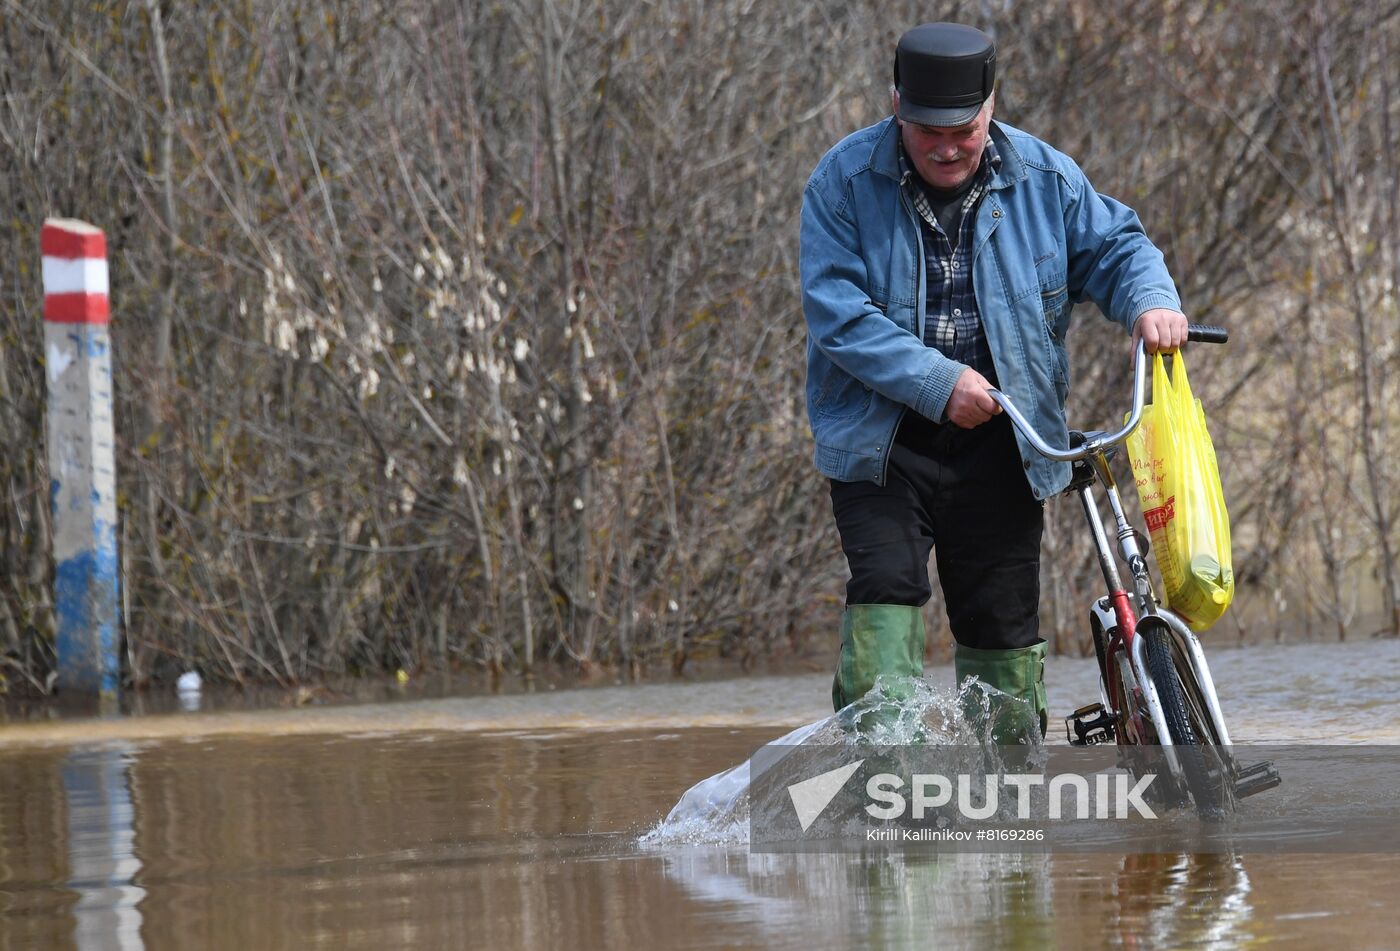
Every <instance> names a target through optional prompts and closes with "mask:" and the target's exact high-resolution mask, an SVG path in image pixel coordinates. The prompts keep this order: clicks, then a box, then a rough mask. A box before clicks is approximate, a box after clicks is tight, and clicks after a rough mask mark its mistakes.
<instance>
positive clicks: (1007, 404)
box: [987, 324, 1230, 462]
mask: <svg viewBox="0 0 1400 951" xmlns="http://www.w3.org/2000/svg"><path fill="white" fill-rule="evenodd" d="M1186 339H1187V340H1188V341H1190V342H1192V343H1225V342H1226V341H1227V340H1229V339H1230V332H1229V331H1228V330H1226V329H1225V328H1224V327H1209V326H1206V325H1204V324H1188V325H1187V327H1186ZM987 395H988V396H990V397H991V398H992V399H994V400H996V402H997V405H999V406H1000V407H1001V408H1002V411H1003V412H1005V413H1006V415H1007V416H1009V417H1011V422H1012V424H1013V425H1014V426H1015V427H1016V428H1017V429H1019V430H1020V431H1021V435H1023V436H1025V437H1026V439H1027V440H1028V441H1029V442H1030V444H1031V445H1032V446H1034V447H1035V451H1036V452H1038V453H1040V454H1041V455H1042V456H1045V457H1046V458H1048V459H1054V460H1055V461H1056V462H1075V461H1077V460H1080V459H1083V458H1085V457H1086V456H1089V455H1091V454H1093V453H1095V452H1097V451H1099V450H1100V449H1103V448H1104V447H1105V446H1116V445H1118V443H1120V442H1122V441H1123V440H1125V439H1127V438H1128V436H1129V435H1130V434H1131V433H1132V431H1133V430H1134V429H1137V425H1138V423H1139V422H1140V421H1141V420H1142V407H1143V402H1144V400H1145V399H1146V396H1147V351H1146V350H1145V349H1144V348H1143V344H1142V341H1141V340H1139V341H1138V342H1137V346H1136V347H1135V348H1134V350H1133V410H1132V412H1131V413H1129V414H1128V421H1127V423H1125V424H1124V426H1123V428H1122V429H1120V430H1118V432H1116V433H1113V434H1112V435H1109V434H1107V433H1094V434H1087V436H1088V438H1086V439H1085V440H1084V442H1083V444H1082V445H1079V446H1074V447H1072V448H1070V449H1056V448H1055V447H1054V446H1051V445H1050V444H1049V443H1047V442H1046V441H1045V440H1044V439H1042V438H1041V436H1040V433H1038V432H1036V431H1035V427H1033V426H1032V425H1031V424H1030V421H1029V420H1027V419H1026V417H1025V416H1023V415H1021V411H1020V410H1019V409H1017V408H1016V404H1015V403H1013V402H1011V397H1009V396H1007V395H1006V394H1005V393H1003V392H1001V391H1000V390H995V389H993V390H988V391H987Z"/></svg>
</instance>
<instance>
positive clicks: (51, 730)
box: [0, 642, 1400, 949]
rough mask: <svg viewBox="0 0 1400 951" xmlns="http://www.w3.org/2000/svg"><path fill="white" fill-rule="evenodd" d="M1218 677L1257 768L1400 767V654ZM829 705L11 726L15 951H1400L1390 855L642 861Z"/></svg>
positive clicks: (792, 700) (517, 706) (277, 715)
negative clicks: (692, 792)
mask: <svg viewBox="0 0 1400 951" xmlns="http://www.w3.org/2000/svg"><path fill="white" fill-rule="evenodd" d="M1212 659H1213V663H1214V667H1215V671H1216V679H1217V682H1218V683H1219V685H1220V687H1221V693H1222V697H1223V700H1224V702H1225V705H1226V708H1227V713H1228V714H1229V715H1230V718H1231V722H1232V724H1233V726H1234V729H1235V732H1236V739H1237V741H1263V740H1274V741H1278V740H1306V741H1309V742H1348V743H1383V744H1394V743H1397V742H1400V706H1397V700H1400V645H1397V644H1395V643H1392V642H1370V643H1365V644H1348V645H1304V646H1299V647H1288V648H1281V649H1269V650H1262V649H1258V648H1250V649H1246V650H1237V651H1220V652H1218V653H1216V654H1215V655H1213V658H1212ZM941 675H942V674H941V672H940V671H934V672H932V674H931V676H933V677H935V678H937V677H939V676H941ZM1093 677H1094V672H1093V669H1092V663H1091V662H1090V663H1085V662H1080V661H1069V660H1058V661H1055V662H1053V663H1052V665H1051V667H1050V672H1049V676H1048V680H1049V682H1050V686H1051V694H1052V706H1053V707H1054V708H1055V709H1054V710H1053V711H1052V712H1054V713H1059V714H1063V713H1064V712H1067V711H1068V710H1069V709H1072V708H1073V707H1074V706H1077V705H1078V704H1080V703H1083V702H1088V701H1089V700H1091V699H1093ZM828 683H829V681H828V680H827V678H826V677H824V676H821V675H804V676H795V677H765V678H747V679H740V680H735V681H727V682H723V683H707V684H696V685H664V684H663V685H649V686H644V687H624V688H616V689H612V688H608V689H592V690H586V691H560V692H557V693H553V694H549V695H546V696H533V697H531V696H519V697H500V698H480V699H459V700H437V701H423V702H416V703H404V704H391V705H384V704H381V705H375V706H359V707H346V708H339V709H333V710H292V711H267V712H263V713H240V714H205V715H201V714H195V715H184V716H164V717H141V718H127V719H119V720H104V721H67V722H57V723H20V724H11V725H7V726H0V949H11V948H15V949H19V948H25V949H28V948H78V949H87V948H195V947H198V948H240V949H244V948H258V949H261V948H309V947H331V948H400V947H402V948H438V947H454V948H455V947H468V946H469V947H474V948H632V947H637V948H671V947H694V948H789V947H791V948H813V947H912V946H921V947H922V946H934V947H968V948H971V947H976V948H1021V947H1025V948H1031V947H1034V948H1076V949H1078V948H1092V947H1128V948H1139V947H1141V948H1148V947H1151V948H1157V947H1167V948H1183V947H1199V948H1235V947H1254V946H1262V945H1266V944H1267V945H1269V946H1271V947H1297V948H1329V949H1330V948H1394V947H1397V946H1400V903H1397V902H1396V901H1395V900H1394V896H1393V893H1394V890H1395V885H1396V882H1397V881H1400V856H1396V855H1390V854H1378V855H1366V854H1361V855H1357V854H1352V855H1314V854H1305V853H1304V854H1290V855H1265V854H1245V855H1126V856H1125V855H1112V854H1104V855H1093V854H1055V855H1007V854H943V855H920V854H915V853H910V854H903V855H901V854H882V855H880V854H876V855H763V854H751V853H750V852H749V850H748V849H747V847H746V846H744V845H734V844H730V845H686V846H676V845H672V846H656V845H649V844H645V843H641V842H639V841H638V840H639V837H640V836H641V835H642V834H643V833H644V832H645V831H646V830H647V829H649V828H651V827H652V826H654V825H655V824H656V823H657V821H658V820H659V819H661V818H662V817H663V816H665V814H666V812H667V811H668V810H669V809H670V808H671V806H672V805H674V804H675V802H676V800H677V798H678V797H679V796H680V794H681V793H682V792H683V791H684V790H685V789H686V788H688V787H689V786H690V785H691V784H693V783H694V782H696V781H698V780H700V779H703V778H704V777H706V776H709V775H711V774H713V773H716V772H718V771H720V770H722V769H725V768H727V767H729V766H732V765H734V764H735V763H737V762H740V761H742V760H743V759H744V758H745V757H746V756H748V755H749V754H750V753H751V752H752V751H753V749H754V748H755V747H757V746H759V745H761V744H763V743H765V742H767V741H769V740H772V739H774V738H775V737H776V736H777V735H779V734H781V733H783V732H786V730H787V729H788V728H790V727H792V726H795V725H798V724H801V723H804V722H808V721H810V720H813V719H816V718H818V717H820V716H822V715H823V714H824V713H825V712H826V710H825V709H824V706H823V704H824V702H825V696H826V687H827V685H828Z"/></svg>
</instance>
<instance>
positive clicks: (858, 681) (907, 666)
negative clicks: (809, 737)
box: [831, 604, 924, 710]
mask: <svg viewBox="0 0 1400 951" xmlns="http://www.w3.org/2000/svg"><path fill="white" fill-rule="evenodd" d="M923 672H924V615H923V612H921V611H920V610H919V609H918V608H917V607H913V606H910V605H905V604H852V605H849V606H847V608H846V613H845V615H844V616H843V617H842V618H841V659H840V661H839V662H838V663H837V666H836V677H835V678H834V679H833V680H832V682H831V705H832V708H833V709H836V710H840V709H841V708H842V707H845V706H848V705H850V704H852V703H854V702H855V701H857V700H859V699H860V698H861V697H863V696H865V694H866V691H868V690H869V689H870V688H871V687H872V686H874V684H875V678H876V677H877V676H878V675H880V674H886V675H890V674H893V675H896V676H900V677H917V676H919V675H920V674H922V673H923Z"/></svg>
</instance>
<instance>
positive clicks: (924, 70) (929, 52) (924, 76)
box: [894, 23, 997, 126]
mask: <svg viewBox="0 0 1400 951" xmlns="http://www.w3.org/2000/svg"><path fill="white" fill-rule="evenodd" d="M996 73H997V47H996V44H995V43H993V42H992V38H991V37H990V36H988V35H987V34H985V33H983V32H982V31H981V30H979V29H977V28H975V27H971V26H963V25H962V24H961V23H925V24H923V25H922V26H916V27H914V29H912V30H910V31H909V32H908V33H905V34H904V35H903V36H901V37H900V38H899V46H898V47H896V48H895V53H894V86H895V89H897V90H898V91H899V117H900V118H901V119H903V120H905V121H906V122H916V123H918V124H919V125H932V126H960V125H966V124H967V123H969V122H971V121H972V120H973V119H974V118H976V117H977V113H978V111H980V110H981V108H982V103H984V102H986V101H987V97H988V96H990V95H991V94H992V83H993V81H994V80H995V79H996Z"/></svg>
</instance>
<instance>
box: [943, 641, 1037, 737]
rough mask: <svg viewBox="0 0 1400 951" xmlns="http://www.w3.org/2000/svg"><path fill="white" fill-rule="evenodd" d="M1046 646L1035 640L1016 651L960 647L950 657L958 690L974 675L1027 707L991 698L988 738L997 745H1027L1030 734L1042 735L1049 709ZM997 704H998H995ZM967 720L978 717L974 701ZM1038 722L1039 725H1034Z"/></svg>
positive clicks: (979, 711)
mask: <svg viewBox="0 0 1400 951" xmlns="http://www.w3.org/2000/svg"><path fill="white" fill-rule="evenodd" d="M1046 646H1047V645H1046V643H1045V642H1044V641H1037V642H1036V643H1034V644H1032V645H1031V646H1030V647H1023V648H1020V649H1019V650H1000V651H998V650H979V649H977V648H975V647H964V646H963V645H961V644H959V645H958V647H957V650H956V651H955V652H954V655H953V663H954V669H955V670H956V671H957V678H958V687H959V688H960V689H961V687H962V684H963V681H964V680H966V679H967V678H968V677H971V676H974V675H975V676H976V677H977V678H978V679H980V680H981V681H982V682H983V683H985V684H988V685H990V686H992V687H996V688H997V689H998V690H1000V691H1002V692H1003V693H1006V694H1010V695H1011V696H1012V697H1015V698H1017V699H1018V700H1024V701H1025V703H1026V704H1029V709H1027V707H1026V706H1024V705H1022V704H1019V703H1015V704H1013V703H1008V702H1007V701H1006V698H1004V697H996V696H993V697H992V703H991V709H990V711H989V714H990V715H989V720H990V727H991V737H992V739H993V741H994V742H995V743H996V744H997V745H998V746H1014V745H1016V744H1018V743H1025V742H1030V740H1031V734H1032V731H1033V730H1035V729H1037V728H1038V729H1039V730H1040V735H1041V737H1044V736H1045V730H1046V727H1047V725H1048V715H1047V714H1048V707H1049V704H1048V702H1047V699H1046V696H1045V650H1046ZM998 701H1000V702H998ZM969 707H970V709H969V713H970V714H972V715H970V716H969V719H971V720H976V719H979V718H980V717H981V710H980V708H979V707H978V705H977V704H976V701H975V699H970V700H969ZM1037 721H1038V722H1037Z"/></svg>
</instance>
